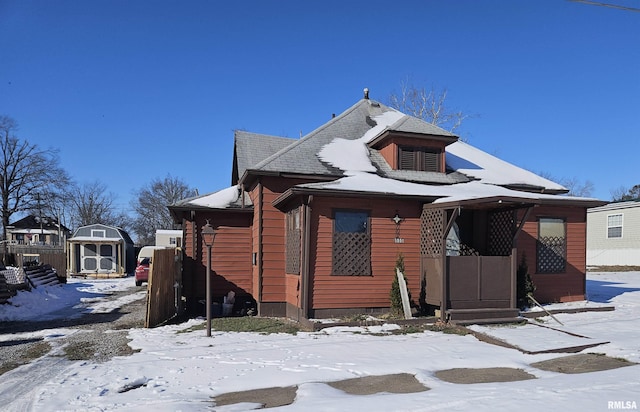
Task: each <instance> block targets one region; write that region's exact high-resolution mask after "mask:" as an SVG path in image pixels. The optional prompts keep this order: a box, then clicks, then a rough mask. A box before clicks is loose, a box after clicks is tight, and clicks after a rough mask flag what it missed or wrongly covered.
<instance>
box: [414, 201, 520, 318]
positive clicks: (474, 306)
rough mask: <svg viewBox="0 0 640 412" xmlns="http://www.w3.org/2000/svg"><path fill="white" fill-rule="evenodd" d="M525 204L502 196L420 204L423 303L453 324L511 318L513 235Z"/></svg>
mask: <svg viewBox="0 0 640 412" xmlns="http://www.w3.org/2000/svg"><path fill="white" fill-rule="evenodd" d="M531 207H532V206H531V205H527V204H521V203H514V202H508V201H506V200H505V199H491V200H484V201H482V202H475V203H473V202H468V203H465V204H462V203H457V204H446V205H437V204H426V205H424V207H423V211H422V215H421V244H420V246H421V274H422V282H423V289H424V302H423V303H424V304H426V305H427V306H428V307H431V308H433V309H435V312H436V314H438V315H439V316H440V318H441V319H442V320H449V321H452V322H455V323H473V322H485V323H486V322H505V321H514V320H517V319H518V317H519V309H518V307H517V264H518V253H517V249H516V238H517V235H518V233H519V231H520V230H521V229H522V225H523V223H524V221H525V220H526V218H527V216H528V214H529V211H530V210H531ZM522 209H524V210H525V212H524V214H523V216H522V217H521V219H520V220H518V210H522ZM443 296H444V299H443Z"/></svg>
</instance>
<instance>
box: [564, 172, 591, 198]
mask: <svg viewBox="0 0 640 412" xmlns="http://www.w3.org/2000/svg"><path fill="white" fill-rule="evenodd" d="M560 184H561V185H562V186H564V187H566V188H567V189H569V192H568V193H567V196H577V197H589V196H591V193H593V188H594V187H593V182H592V181H591V180H585V181H584V182H582V181H581V180H580V179H578V178H577V177H575V176H574V177H568V178H563V179H560Z"/></svg>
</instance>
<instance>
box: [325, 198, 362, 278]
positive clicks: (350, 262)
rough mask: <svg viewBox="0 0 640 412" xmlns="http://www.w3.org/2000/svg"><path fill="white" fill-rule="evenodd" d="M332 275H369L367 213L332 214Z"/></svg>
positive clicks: (342, 211)
mask: <svg viewBox="0 0 640 412" xmlns="http://www.w3.org/2000/svg"><path fill="white" fill-rule="evenodd" d="M333 274H334V275H336V276H370V275H371V234H370V230H369V212H367V211H362V210H336V211H335V212H334V214H333Z"/></svg>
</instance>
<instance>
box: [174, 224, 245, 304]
mask: <svg viewBox="0 0 640 412" xmlns="http://www.w3.org/2000/svg"><path fill="white" fill-rule="evenodd" d="M206 219H208V220H209V222H210V223H211V225H212V226H213V227H214V228H215V229H216V232H217V234H216V237H215V241H214V244H213V247H212V250H211V270H212V271H213V272H215V274H214V275H213V277H212V294H213V297H214V298H220V297H222V296H224V295H226V294H227V293H228V292H229V291H230V290H233V291H234V292H236V294H238V295H252V294H253V292H254V289H253V284H252V281H251V280H252V277H251V274H252V268H251V251H252V249H251V214H248V213H246V212H239V213H233V212H231V213H230V212H199V213H196V218H195V220H194V221H190V220H185V221H184V223H183V228H184V235H185V236H184V249H183V250H184V255H185V258H184V263H183V282H184V295H185V296H187V297H188V299H195V300H198V299H202V298H204V297H205V295H206V268H207V249H206V246H205V245H204V242H203V241H202V236H201V235H200V232H201V230H202V226H204V225H205V224H206ZM191 304H192V305H193V302H192V303H191ZM192 309H193V308H192Z"/></svg>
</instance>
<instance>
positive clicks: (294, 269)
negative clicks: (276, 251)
mask: <svg viewBox="0 0 640 412" xmlns="http://www.w3.org/2000/svg"><path fill="white" fill-rule="evenodd" d="M286 255H287V256H286V258H287V262H286V270H287V273H291V274H296V275H297V274H300V229H291V230H288V231H287V253H286Z"/></svg>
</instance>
